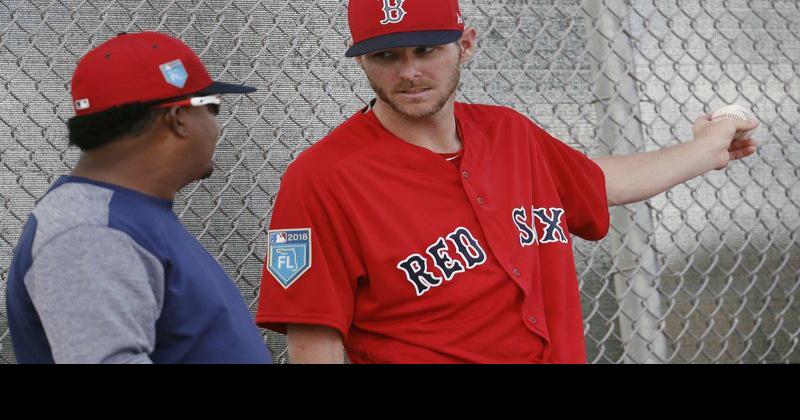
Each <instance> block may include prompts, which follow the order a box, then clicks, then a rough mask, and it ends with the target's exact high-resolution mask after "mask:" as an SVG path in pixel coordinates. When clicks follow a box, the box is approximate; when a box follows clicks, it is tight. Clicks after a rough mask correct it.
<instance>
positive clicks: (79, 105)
mask: <svg viewBox="0 0 800 420" xmlns="http://www.w3.org/2000/svg"><path fill="white" fill-rule="evenodd" d="M75 109H76V110H78V111H83V110H84V109H89V100H88V99H78V100H77V101H75Z"/></svg>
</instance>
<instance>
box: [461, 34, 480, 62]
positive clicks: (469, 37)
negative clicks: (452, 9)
mask: <svg viewBox="0 0 800 420" xmlns="http://www.w3.org/2000/svg"><path fill="white" fill-rule="evenodd" d="M458 43H459V45H460V46H461V58H460V59H459V63H461V64H466V63H468V62H469V61H470V60H472V57H473V56H474V55H475V50H476V49H477V47H478V32H477V31H476V30H475V28H469V27H467V28H465V29H464V33H463V34H461V39H459V40H458Z"/></svg>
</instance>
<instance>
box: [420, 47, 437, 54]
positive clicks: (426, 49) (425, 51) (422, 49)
mask: <svg viewBox="0 0 800 420" xmlns="http://www.w3.org/2000/svg"><path fill="white" fill-rule="evenodd" d="M435 49H436V48H435V47H419V48H417V54H420V55H425V54H430V53H431V52H433V50H435Z"/></svg>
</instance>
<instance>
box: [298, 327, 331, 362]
mask: <svg viewBox="0 0 800 420" xmlns="http://www.w3.org/2000/svg"><path fill="white" fill-rule="evenodd" d="M287 336H288V344H289V361H290V362H291V363H292V364H342V363H344V348H343V346H342V337H341V335H340V334H339V331H337V330H335V329H333V328H329V327H323V326H318V325H300V324H290V325H289V326H288V327H287Z"/></svg>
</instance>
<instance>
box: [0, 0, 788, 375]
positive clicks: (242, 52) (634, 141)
mask: <svg viewBox="0 0 800 420" xmlns="http://www.w3.org/2000/svg"><path fill="white" fill-rule="evenodd" d="M408 1H413V0H408ZM419 1H421V0H419ZM461 6H462V12H463V14H464V17H465V19H466V21H467V24H468V25H470V26H473V27H475V28H476V29H477V31H478V34H479V53H478V55H477V57H476V58H475V59H474V60H473V61H472V62H471V63H470V64H468V65H467V66H466V68H465V69H464V71H463V73H462V85H461V89H460V92H459V99H460V100H463V101H467V102H478V103H492V104H501V105H506V106H511V107H514V108H516V109H517V110H519V111H521V112H523V113H525V114H527V115H528V116H530V117H531V118H532V119H534V120H535V121H537V122H538V123H539V124H540V125H542V126H543V127H544V128H545V129H546V130H548V131H550V132H551V133H553V134H554V135H556V136H557V137H559V138H561V139H563V140H564V141H565V142H567V143H569V144H571V145H572V146H574V147H576V148H578V149H580V150H582V151H584V152H586V153H587V154H589V155H590V156H598V155H603V154H608V153H614V154H619V153H628V152H634V151H646V150H655V149H658V148H661V147H664V146H668V145H671V144H675V143H677V142H679V141H686V140H689V139H691V125H692V122H693V120H694V119H695V118H696V117H698V116H700V115H702V114H704V113H707V112H710V111H712V110H714V109H716V108H718V107H720V106H722V105H725V104H729V103H739V104H742V105H745V106H747V107H749V108H751V109H753V110H754V111H755V112H756V114H757V115H758V116H759V117H760V119H761V120H762V127H761V128H760V132H759V136H758V137H759V139H760V140H761V141H762V144H761V147H760V150H759V152H758V155H757V156H754V157H750V158H748V159H746V160H744V161H741V162H736V163H735V164H733V165H732V166H731V167H730V168H728V169H727V170H725V171H721V172H714V173H710V174H707V175H706V176H703V177H701V178H698V179H695V180H692V181H690V182H687V183H685V184H683V185H681V186H678V187H676V188H674V189H672V190H671V191H669V192H668V193H666V194H662V195H660V196H658V197H656V198H654V199H652V200H649V201H648V202H646V203H641V204H637V205H631V206H626V207H620V208H615V209H613V211H612V220H613V226H612V230H611V232H610V234H609V236H608V237H607V238H606V239H605V240H603V241H601V242H597V243H589V242H582V241H580V240H578V241H576V245H575V250H576V260H577V261H576V263H577V266H578V272H579V277H580V288H581V294H582V301H583V307H584V321H585V334H586V338H587V340H586V341H587V353H588V356H589V361H590V362H592V363H621V362H633V363H660V362H665V363H701V362H703V363H736V362H742V363H759V362H766V363H782V362H793V363H798V362H800V348H798V339H799V337H798V335H800V304H799V303H798V298H800V291H799V290H798V287H799V286H800V246H798V234H800V188H799V187H798V170H797V167H798V165H800V147H799V146H800V144H798V143H800V6H799V5H798V1H797V0H704V1H702V2H701V1H699V0H695V1H692V0H658V1H656V0H583V1H580V0H573V1H568V0H506V1H497V0H471V1H470V0H462V1H461ZM142 30H157V31H162V32H167V33H170V34H172V35H174V36H177V37H179V38H181V39H183V40H184V41H185V42H187V43H188V44H189V45H191V46H192V47H193V48H194V49H195V51H196V52H198V53H199V54H200V56H201V57H202V59H203V61H204V62H205V63H206V64H207V66H208V67H209V70H210V72H211V73H212V74H213V75H217V76H218V78H219V79H222V80H225V81H231V82H242V83H247V84H250V85H254V86H258V87H259V91H258V92H257V93H255V94H251V95H249V96H247V97H232V98H226V101H227V102H225V103H224V107H223V113H222V114H221V115H220V121H221V125H222V126H223V129H222V134H221V136H222V138H221V141H220V144H219V147H218V151H217V154H216V172H215V174H214V175H213V177H212V178H210V179H208V180H206V181H203V182H200V183H195V184H192V185H191V186H189V187H187V188H186V189H185V190H184V192H183V193H182V194H181V195H180V196H179V197H178V199H177V201H176V205H175V209H176V211H177V213H178V214H179V215H180V218H181V219H182V221H183V222H184V223H185V224H186V225H187V226H188V227H189V229H190V231H191V232H192V233H194V234H195V235H196V236H197V237H198V238H199V239H200V240H201V242H202V243H203V244H204V245H205V246H206V248H207V249H208V250H209V251H210V252H211V253H212V255H214V256H215V257H216V258H217V259H218V260H219V262H220V263H221V264H222V266H223V267H224V268H225V269H226V271H227V272H228V273H229V274H230V276H231V277H232V278H233V279H234V281H235V282H236V284H237V286H238V287H239V289H240V290H241V292H242V294H243V296H244V298H245V300H246V301H247V302H248V303H249V304H250V306H251V309H252V310H253V311H255V305H256V297H257V292H258V285H259V282H260V270H261V265H262V262H263V256H264V254H265V251H266V249H265V240H264V231H265V229H266V226H267V225H268V222H269V219H270V214H271V209H272V206H273V203H274V200H275V195H276V193H277V190H278V186H279V183H280V177H281V174H282V173H283V171H284V170H285V169H286V166H287V165H288V164H289V162H291V161H292V159H293V158H294V157H296V156H297V155H298V153H300V152H301V151H303V150H304V149H306V148H307V147H309V146H310V145H311V144H313V143H314V142H315V141H317V140H319V139H320V138H322V137H323V136H324V135H325V134H326V133H327V132H328V131H329V130H331V129H332V128H334V127H335V126H336V125H337V124H338V123H340V122H341V121H343V120H344V119H345V118H346V117H347V116H349V115H351V114H352V113H353V112H355V111H356V110H357V109H358V108H359V107H361V106H363V104H364V103H366V102H367V101H369V100H370V99H371V98H372V93H371V90H370V88H369V85H368V83H367V82H366V80H365V78H364V77H363V75H362V74H361V72H360V70H359V69H358V67H357V65H356V63H355V62H354V61H353V60H350V59H346V58H344V57H343V53H344V50H345V48H346V45H347V42H348V36H349V35H348V29H347V13H346V2H344V1H341V0H338V1H334V0H261V1H256V0H201V1H185V0H115V1H107V0H81V1H71V0H24V1H23V0H16V1H14V0H0V200H1V201H2V205H1V206H0V214H1V215H2V217H1V218H0V221H1V224H0V288H1V289H2V290H0V292H2V293H0V304H1V305H0V308H1V309H0V362H4V363H14V362H15V359H14V355H13V349H12V346H11V340H10V336H9V332H8V327H7V319H6V315H5V302H4V301H2V299H5V288H6V281H7V280H6V277H7V270H8V266H9V263H10V260H11V256H12V253H13V247H14V245H15V244H16V242H17V240H18V238H19V236H20V233H21V229H22V225H23V223H24V221H25V219H26V218H27V215H28V213H29V212H30V211H31V209H32V208H33V205H34V203H35V201H36V200H37V199H38V198H39V197H41V195H42V194H43V193H44V192H45V190H46V189H47V187H48V185H49V184H50V183H51V182H52V181H53V180H54V179H55V178H56V177H57V176H59V175H61V174H65V173H67V172H68V171H69V170H70V168H71V167H73V165H74V164H75V162H76V161H77V157H78V151H77V150H75V149H72V148H67V142H66V129H65V122H66V120H67V119H68V118H69V117H70V116H71V115H72V109H71V104H70V98H69V80H70V77H71V75H72V71H73V69H74V66H75V64H76V62H77V60H78V59H79V58H80V56H81V55H82V54H84V53H85V52H86V51H88V50H89V49H90V48H92V47H94V46H96V45H98V44H100V43H101V42H103V41H105V40H107V39H108V38H110V37H112V36H114V35H115V34H117V33H119V32H135V31H142ZM265 340H266V341H267V343H268V345H269V347H270V349H271V351H272V352H273V355H274V357H275V360H276V361H279V362H286V361H287V354H286V350H285V344H286V343H285V338H284V337H283V336H281V335H277V334H273V333H265ZM488 345H491V343H487V346H488Z"/></svg>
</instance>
